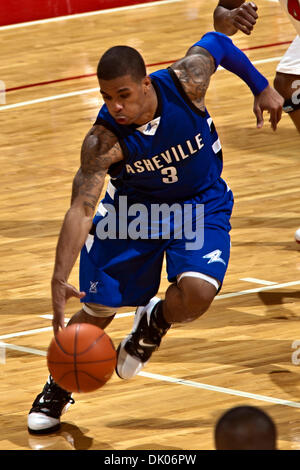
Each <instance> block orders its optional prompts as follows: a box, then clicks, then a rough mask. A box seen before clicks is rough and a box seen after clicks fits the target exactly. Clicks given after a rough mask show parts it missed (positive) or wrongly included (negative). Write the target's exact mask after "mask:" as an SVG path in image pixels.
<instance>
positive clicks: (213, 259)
mask: <svg viewBox="0 0 300 470" xmlns="http://www.w3.org/2000/svg"><path fill="white" fill-rule="evenodd" d="M221 254H222V251H221V250H215V251H212V252H211V253H208V254H207V255H204V256H203V258H208V259H209V261H208V264H210V263H223V264H225V266H226V263H225V261H224V260H223V259H222V258H221Z"/></svg>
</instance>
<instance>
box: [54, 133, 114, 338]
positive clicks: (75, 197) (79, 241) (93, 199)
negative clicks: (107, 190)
mask: <svg viewBox="0 0 300 470" xmlns="http://www.w3.org/2000/svg"><path fill="white" fill-rule="evenodd" d="M122 159H123V154H122V151H121V147H120V145H119V143H118V141H117V137H116V136H115V135H114V134H113V133H112V132H110V131H108V130H107V129H106V128H104V127H103V126H94V127H93V128H92V129H91V130H90V131H89V133H88V134H87V136H86V137H85V139H84V141H83V144H82V149H81V166H80V168H79V170H78V172H77V174H76V175H75V178H74V181H73V188H72V197H71V206H70V208H69V210H68V211H67V213H66V215H65V218H64V222H63V225H62V228H61V232H60V235H59V239H58V243H57V248H56V258H55V266H54V272H53V277H52V283H51V284H52V305H53V313H54V316H53V329H54V334H55V333H57V331H58V329H59V328H60V327H61V328H63V327H64V308H65V304H66V301H67V300H68V298H70V297H72V296H73V297H77V298H82V297H84V295H85V293H84V292H79V291H78V290H77V289H76V288H75V287H73V286H71V285H70V284H68V283H67V281H68V278H69V275H70V273H71V270H72V268H73V266H74V264H75V262H76V260H77V257H78V255H79V253H80V250H81V248H82V246H83V245H84V243H85V240H86V238H87V236H88V233H89V231H90V228H91V225H92V221H93V216H94V211H95V208H96V204H97V202H98V199H99V198H100V195H101V191H102V189H103V186H104V182H105V176H106V174H107V171H108V169H109V167H110V166H111V165H112V164H113V163H116V162H118V161H121V160H122Z"/></svg>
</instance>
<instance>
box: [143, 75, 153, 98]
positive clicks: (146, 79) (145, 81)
mask: <svg viewBox="0 0 300 470" xmlns="http://www.w3.org/2000/svg"><path fill="white" fill-rule="evenodd" d="M150 88H151V78H150V77H149V75H146V76H145V77H144V78H143V89H144V93H145V95H146V94H147V93H148V91H149V90H150Z"/></svg>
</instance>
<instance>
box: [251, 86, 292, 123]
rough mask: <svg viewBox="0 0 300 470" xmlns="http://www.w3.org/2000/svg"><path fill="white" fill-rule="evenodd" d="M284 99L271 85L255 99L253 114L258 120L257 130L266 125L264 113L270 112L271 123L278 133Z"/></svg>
mask: <svg viewBox="0 0 300 470" xmlns="http://www.w3.org/2000/svg"><path fill="white" fill-rule="evenodd" d="M283 103H284V99H283V97H282V96H281V95H280V94H279V93H278V92H277V91H276V90H274V88H272V87H271V86H270V85H268V86H267V88H265V89H264V90H263V91H262V92H261V93H260V94H259V95H257V96H255V98H254V107H253V112H254V114H255V116H256V120H257V128H258V129H260V128H262V127H263V125H264V117H263V113H264V111H268V113H269V114H270V119H269V121H270V123H271V127H272V129H273V130H274V131H276V128H277V124H278V122H279V121H280V119H281V115H282V107H283Z"/></svg>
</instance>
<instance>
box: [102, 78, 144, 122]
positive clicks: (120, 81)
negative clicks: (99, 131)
mask: <svg viewBox="0 0 300 470" xmlns="http://www.w3.org/2000/svg"><path fill="white" fill-rule="evenodd" d="M99 84H100V93H101V95H102V97H103V99H104V102H105V104H106V106H107V108H108V112H109V114H110V115H111V116H112V117H113V118H114V119H115V120H116V121H117V123H118V124H122V125H126V126H128V125H129V124H133V123H135V124H144V123H143V122H142V120H143V115H144V114H145V113H146V112H147V106H148V101H147V96H148V94H149V89H150V86H151V79H150V78H149V77H145V78H143V79H142V80H140V81H139V82H136V81H135V80H133V79H132V77H131V75H124V76H123V77H118V78H114V79H113V80H102V79H101V80H99Z"/></svg>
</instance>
